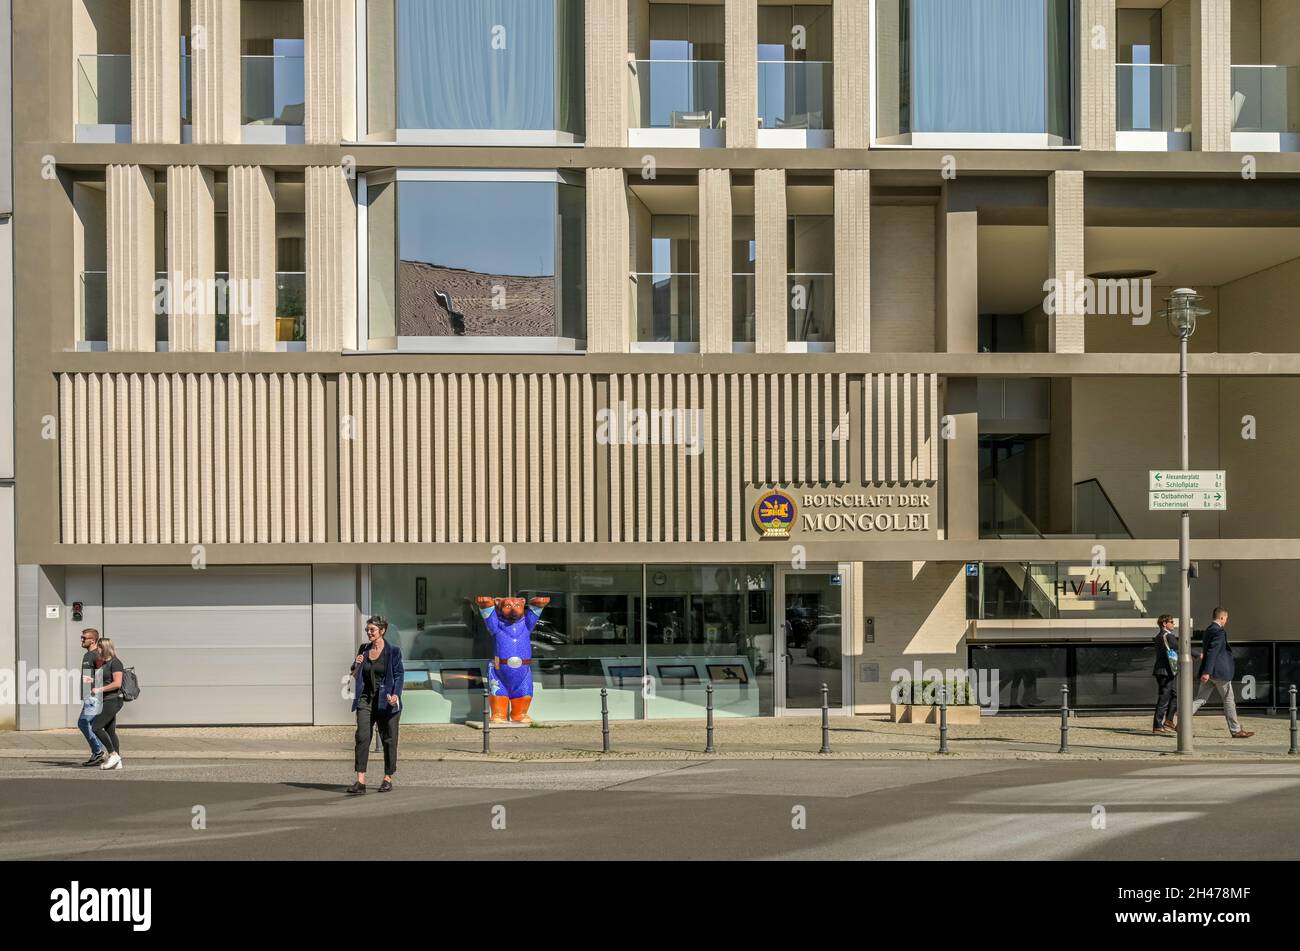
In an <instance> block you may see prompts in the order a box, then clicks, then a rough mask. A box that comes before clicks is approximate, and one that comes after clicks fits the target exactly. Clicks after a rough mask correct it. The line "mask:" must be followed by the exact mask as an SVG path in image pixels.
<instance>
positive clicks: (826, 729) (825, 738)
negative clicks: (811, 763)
mask: <svg viewBox="0 0 1300 951" xmlns="http://www.w3.org/2000/svg"><path fill="white" fill-rule="evenodd" d="M829 694H830V688H829V687H827V686H826V685H825V684H822V748H821V749H820V750H818V751H817V752H818V753H829V752H830V751H831V707H830V700H829V699H828V698H829Z"/></svg>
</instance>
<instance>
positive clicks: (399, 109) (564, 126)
mask: <svg viewBox="0 0 1300 951" xmlns="http://www.w3.org/2000/svg"><path fill="white" fill-rule="evenodd" d="M367 34H368V41H367V47H368V54H367V55H368V62H367V86H368V97H367V98H368V100H369V102H368V110H369V111H368V115H369V126H370V132H371V133H372V134H375V135H380V136H383V135H385V134H387V135H390V136H391V134H392V133H394V132H395V130H397V129H411V130H510V131H524V130H555V131H563V132H568V133H573V134H578V135H580V134H581V133H582V129H583V106H584V90H583V77H584V74H585V69H584V65H583V0H370V2H369V4H368V9H367Z"/></svg>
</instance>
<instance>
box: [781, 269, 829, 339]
mask: <svg viewBox="0 0 1300 951" xmlns="http://www.w3.org/2000/svg"><path fill="white" fill-rule="evenodd" d="M786 281H787V291H788V293H787V294H786V302H787V303H788V305H789V306H788V308H787V312H788V316H789V324H788V328H789V333H790V337H789V339H790V341H791V342H792V343H831V342H833V341H834V340H835V275H834V274H827V273H803V274H790V275H789V276H788V277H787V278H786Z"/></svg>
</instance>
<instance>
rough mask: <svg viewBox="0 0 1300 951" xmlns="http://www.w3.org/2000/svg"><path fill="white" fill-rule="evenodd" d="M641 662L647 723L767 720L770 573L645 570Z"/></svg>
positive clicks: (744, 568)
mask: <svg viewBox="0 0 1300 951" xmlns="http://www.w3.org/2000/svg"><path fill="white" fill-rule="evenodd" d="M646 660H647V665H648V667H649V671H648V672H649V674H650V676H651V677H653V678H654V681H653V683H654V693H653V696H652V697H650V698H648V699H647V701H646V710H647V716H648V717H650V718H654V719H670V718H673V717H700V716H703V715H704V707H705V703H706V688H707V686H708V684H710V683H712V684H713V707H714V713H715V715H716V716H741V717H752V716H771V715H772V712H773V690H772V569H771V567H770V566H766V565H727V566H723V567H717V566H711V565H710V566H704V567H698V566H683V565H648V566H647V567H646Z"/></svg>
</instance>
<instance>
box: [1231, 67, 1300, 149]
mask: <svg viewBox="0 0 1300 951" xmlns="http://www.w3.org/2000/svg"><path fill="white" fill-rule="evenodd" d="M1297 149H1300V70H1297V69H1296V67H1294V66H1233V67H1232V151H1234V152H1248V151H1269V152H1292V151H1296V150H1297Z"/></svg>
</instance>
